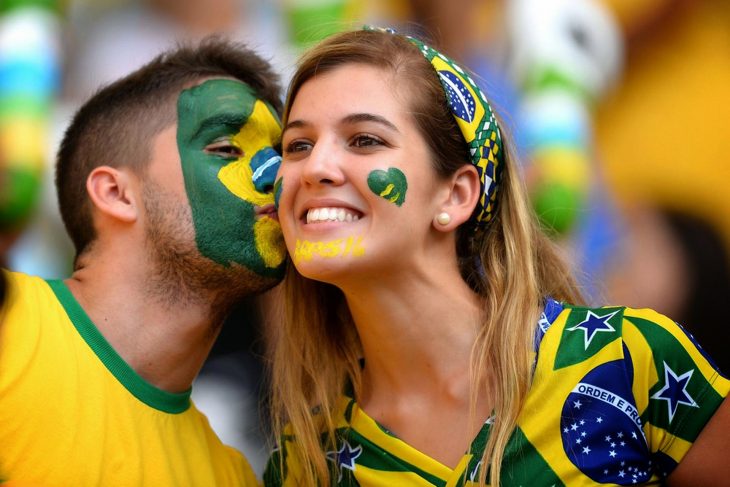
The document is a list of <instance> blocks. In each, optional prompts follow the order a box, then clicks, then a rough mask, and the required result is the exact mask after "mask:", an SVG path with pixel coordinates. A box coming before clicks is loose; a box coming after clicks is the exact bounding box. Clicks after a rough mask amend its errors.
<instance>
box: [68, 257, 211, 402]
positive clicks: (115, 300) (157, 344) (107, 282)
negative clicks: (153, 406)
mask: <svg viewBox="0 0 730 487" xmlns="http://www.w3.org/2000/svg"><path fill="white" fill-rule="evenodd" d="M128 274H129V271H128V270H125V276H124V277H120V276H119V275H118V274H116V275H115V274H114V273H113V272H100V270H99V269H91V268H82V269H80V270H77V271H76V272H74V274H73V275H72V276H71V277H70V278H69V279H67V280H66V281H65V283H66V285H67V286H68V288H69V289H70V291H71V293H72V294H73V295H74V297H75V298H76V300H77V301H78V302H79V304H80V305H81V307H82V308H83V309H84V310H85V311H86V313H87V314H88V315H89V317H90V318H91V320H92V322H93V323H94V324H95V325H96V327H97V328H98V329H99V331H100V332H101V334H102V335H104V337H105V338H106V340H107V341H108V342H109V343H110V344H111V346H112V347H113V348H114V349H115V350H116V352H117V353H118V354H119V355H120V356H121V357H122V358H123V359H124V360H125V361H126V362H127V364H129V366H131V367H132V368H133V369H134V370H135V371H136V372H137V373H138V374H139V375H140V376H141V377H142V378H144V379H145V380H146V381H148V382H149V383H150V384H152V385H154V386H156V387H158V388H160V389H162V390H165V391H168V392H182V391H185V390H187V389H188V388H189V387H190V385H191V384H192V382H193V379H194V378H195V377H196V375H197V374H198V372H199V371H200V368H201V367H202V366H203V363H204V362H205V359H206V358H207V356H208V353H209V352H210V349H211V348H212V346H213V343H214V342H215V339H216V337H217V336H218V332H219V325H220V321H221V319H222V315H221V314H215V313H212V312H211V311H212V306H211V302H212V301H213V299H212V297H211V299H210V300H208V301H206V300H204V299H201V296H196V299H189V297H186V296H188V295H189V293H188V292H186V290H183V289H181V290H180V293H179V294H178V297H177V298H174V297H172V296H170V295H169V294H166V295H165V297H164V299H162V297H161V296H159V295H155V293H151V292H149V290H148V289H147V288H146V286H145V283H147V282H149V280H150V276H145V275H142V273H140V275H128ZM213 316H218V318H213Z"/></svg>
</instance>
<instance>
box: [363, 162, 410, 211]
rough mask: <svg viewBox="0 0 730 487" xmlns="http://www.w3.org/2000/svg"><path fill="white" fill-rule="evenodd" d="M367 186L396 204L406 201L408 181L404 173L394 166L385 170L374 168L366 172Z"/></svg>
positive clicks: (399, 204)
mask: <svg viewBox="0 0 730 487" xmlns="http://www.w3.org/2000/svg"><path fill="white" fill-rule="evenodd" d="M368 187H369V188H370V190H371V191H372V192H373V193H375V194H377V195H378V196H381V197H383V198H385V199H386V200H388V201H390V202H391V203H395V204H396V205H398V206H401V205H402V204H403V203H405V201H406V191H407V190H408V181H407V180H406V175H405V174H403V172H402V171H401V170H400V169H398V168H395V167H391V168H388V170H387V171H383V170H381V169H376V170H374V171H372V172H371V173H370V174H368Z"/></svg>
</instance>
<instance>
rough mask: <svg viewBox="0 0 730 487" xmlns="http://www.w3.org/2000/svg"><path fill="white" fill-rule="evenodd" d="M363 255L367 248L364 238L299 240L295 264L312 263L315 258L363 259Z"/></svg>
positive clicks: (295, 250)
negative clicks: (363, 243)
mask: <svg viewBox="0 0 730 487" xmlns="http://www.w3.org/2000/svg"><path fill="white" fill-rule="evenodd" d="M363 255H365V247H363V245H362V237H347V238H338V239H336V240H330V241H327V242H321V241H317V242H311V241H309V240H299V239H297V242H296V247H295V248H294V264H297V263H299V262H301V261H310V260H312V258H313V257H324V258H334V257H347V256H352V257H362V256H363Z"/></svg>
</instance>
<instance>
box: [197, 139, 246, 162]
mask: <svg viewBox="0 0 730 487" xmlns="http://www.w3.org/2000/svg"><path fill="white" fill-rule="evenodd" d="M205 152H207V153H209V154H216V155H219V156H223V157H226V158H239V157H243V151H242V150H241V148H240V147H238V146H236V145H234V144H233V143H232V142H231V141H230V140H221V141H218V142H213V143H212V144H209V145H208V146H207V147H206V148H205Z"/></svg>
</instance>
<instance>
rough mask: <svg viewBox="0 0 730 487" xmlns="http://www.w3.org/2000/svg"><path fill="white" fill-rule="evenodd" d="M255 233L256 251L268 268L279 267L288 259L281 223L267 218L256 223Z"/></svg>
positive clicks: (254, 226)
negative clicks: (285, 258)
mask: <svg viewBox="0 0 730 487" xmlns="http://www.w3.org/2000/svg"><path fill="white" fill-rule="evenodd" d="M253 233H254V239H255V241H256V250H257V251H258V253H259V255H261V258H262V259H263V260H264V264H265V265H266V267H269V268H272V269H274V268H277V267H279V265H280V264H281V263H282V262H284V257H286V246H285V245H284V237H283V236H282V234H281V225H279V222H277V221H276V220H274V219H273V218H269V217H267V216H265V217H263V218H261V219H260V220H257V221H256V223H254V225H253Z"/></svg>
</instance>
